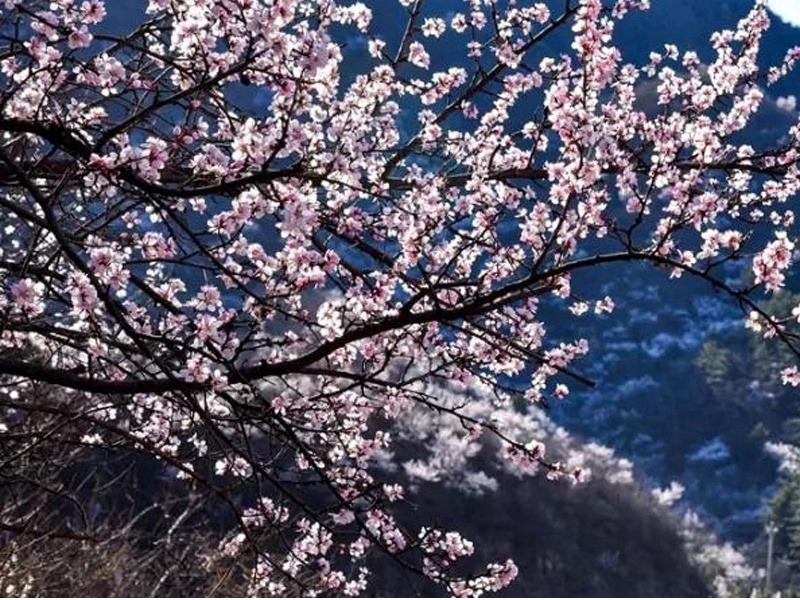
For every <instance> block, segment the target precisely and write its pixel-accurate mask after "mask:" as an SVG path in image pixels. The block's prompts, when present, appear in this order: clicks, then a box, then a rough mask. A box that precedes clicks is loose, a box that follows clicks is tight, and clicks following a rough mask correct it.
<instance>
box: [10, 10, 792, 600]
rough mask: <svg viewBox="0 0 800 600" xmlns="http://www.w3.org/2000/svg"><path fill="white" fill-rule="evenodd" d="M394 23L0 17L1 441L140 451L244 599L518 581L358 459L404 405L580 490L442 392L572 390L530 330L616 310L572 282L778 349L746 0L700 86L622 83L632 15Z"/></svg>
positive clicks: (770, 157) (506, 402)
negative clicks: (238, 577)
mask: <svg viewBox="0 0 800 600" xmlns="http://www.w3.org/2000/svg"><path fill="white" fill-rule="evenodd" d="M389 1H390V0H386V2H387V4H388V3H389ZM391 1H392V2H394V0H391ZM143 3H144V2H143ZM399 3H400V5H402V8H403V9H404V10H405V12H406V14H407V23H406V25H405V27H404V31H403V33H402V35H401V36H396V35H393V34H392V32H387V31H381V30H380V28H379V27H377V26H376V25H373V19H372V16H373V14H372V13H373V11H378V10H383V8H382V7H385V6H386V5H384V1H383V0H381V2H377V0H376V1H374V2H369V3H367V4H365V3H362V2H351V1H349V0H341V1H339V0H149V4H148V5H147V19H146V20H144V21H143V22H141V23H134V24H132V26H131V27H130V30H129V31H128V32H126V33H125V34H123V35H111V34H109V33H107V32H106V31H107V30H106V29H104V28H103V21H104V19H105V18H106V13H107V12H108V11H113V10H115V6H114V3H111V2H109V3H107V4H104V2H103V1H102V0H83V1H82V0H48V1H44V0H3V1H2V2H1V3H0V32H1V33H2V37H1V38H0V82H1V84H0V85H1V86H2V88H1V90H2V91H1V92H0V132H2V137H1V138H0V140H1V141H0V184H2V192H1V193H0V215H1V217H0V223H2V230H0V253H1V254H0V274H2V286H1V287H0V406H1V407H2V409H1V411H0V440H2V443H4V444H6V446H7V447H8V448H14V449H16V450H15V453H14V456H23V455H24V454H25V452H27V451H28V448H29V446H38V445H41V444H44V443H47V444H56V445H62V446H69V447H71V448H76V447H77V448H81V447H83V448H91V447H95V446H99V447H103V448H113V449H115V450H118V451H126V452H130V453H134V454H139V455H141V454H143V455H145V456H150V457H155V458H157V459H158V460H159V461H160V462H161V463H162V464H163V465H164V466H165V468H167V469H168V471H169V472H170V473H171V474H172V475H173V476H174V477H175V478H178V479H182V480H186V481H189V482H191V483H192V485H193V486H195V487H196V488H201V489H203V490H204V494H205V495H206V496H205V497H206V498H207V499H208V501H209V502H216V503H218V504H219V506H220V507H222V509H223V510H224V511H227V514H228V515H229V517H230V519H231V522H232V526H231V528H230V530H229V531H228V532H227V533H226V535H225V537H224V539H223V541H222V546H221V551H222V552H223V553H224V554H226V555H228V556H230V557H233V558H235V560H237V561H239V562H240V564H247V565H248V569H249V572H248V575H247V577H248V581H249V591H250V592H251V593H253V594H267V595H281V594H295V593H298V592H308V593H311V592H314V593H329V594H346V595H358V594H360V593H362V592H363V591H364V590H365V589H366V587H367V585H368V582H369V571H368V568H367V566H366V564H365V557H366V556H367V555H374V554H382V555H385V556H386V557H388V558H389V559H390V560H392V561H395V562H396V563H397V564H398V565H399V566H400V567H401V568H403V569H408V570H411V571H414V572H417V573H420V574H422V575H424V576H425V577H428V578H430V579H433V580H435V581H437V582H440V583H441V584H442V585H444V586H446V588H447V589H448V590H449V591H450V592H451V593H453V594H455V595H480V594H483V593H487V592H493V591H497V590H499V589H501V588H503V587H504V586H506V585H507V584H508V583H509V582H510V581H511V580H513V578H514V576H515V574H516V572H517V568H516V566H515V565H514V563H513V562H512V560H511V558H510V557H498V559H497V560H498V562H494V563H491V564H489V565H486V566H484V567H483V568H478V567H476V565H474V564H473V563H472V562H470V559H469V558H467V557H469V556H470V555H471V554H473V552H474V548H473V545H472V544H471V542H469V541H468V540H466V539H464V538H463V537H462V536H460V535H459V534H458V533H456V532H452V531H442V530H439V529H436V528H435V527H425V528H422V529H421V530H412V529H410V528H409V527H407V526H406V525H404V522H403V520H402V518H401V517H400V513H401V512H402V511H400V507H401V506H402V505H403V503H404V502H405V500H406V498H407V490H405V489H404V488H403V486H402V485H401V482H400V481H399V479H398V478H396V477H394V476H393V475H392V473H391V471H390V470H389V471H387V470H385V469H384V470H381V469H380V468H378V464H379V463H380V462H381V461H382V460H385V459H386V458H387V456H390V454H391V451H392V448H393V434H394V426H393V424H394V423H395V422H396V420H397V419H398V418H400V417H401V416H403V415H407V414H409V411H423V412H426V413H427V414H429V415H433V416H446V417H447V418H448V419H450V422H451V423H452V422H457V423H459V424H460V430H457V429H454V431H457V434H453V435H454V436H455V437H456V438H457V439H456V441H458V442H460V445H459V443H455V442H453V441H452V440H451V442H450V443H451V447H452V448H454V450H453V451H458V448H469V447H470V445H472V444H474V443H480V442H486V441H487V440H492V444H493V445H494V446H493V447H496V448H497V452H498V458H499V460H501V461H504V462H506V463H508V464H510V465H513V466H514V467H515V468H517V469H519V470H520V471H521V472H525V473H534V472H537V471H538V472H542V473H544V474H546V475H547V476H548V477H550V478H553V479H558V478H580V476H581V469H580V467H579V466H577V465H574V464H572V463H569V462H563V461H559V460H558V459H557V457H551V456H550V454H549V453H548V452H547V449H546V448H545V446H544V445H543V444H542V443H541V442H540V440H537V439H528V438H525V437H519V436H520V434H521V433H523V432H524V431H526V430H525V429H524V428H520V427H517V426H515V424H514V423H513V419H510V418H503V419H497V418H495V417H494V416H493V415H492V411H487V410H485V409H484V408H482V409H481V410H479V411H476V410H471V408H470V406H471V402H470V400H469V399H470V398H471V397H472V396H475V395H477V396H479V397H481V398H483V399H488V400H491V403H492V406H494V407H495V408H496V409H497V410H498V411H503V412H502V414H503V415H508V414H514V411H509V410H508V409H509V408H510V407H517V408H516V411H517V414H520V418H524V417H523V416H522V412H524V410H523V409H520V408H519V406H520V403H522V404H525V403H527V404H530V405H536V404H538V403H540V402H543V401H546V400H547V399H548V398H564V397H565V396H567V395H568V394H569V392H570V389H569V386H575V385H587V384H590V382H589V381H588V380H587V379H586V378H585V377H583V376H582V375H581V374H580V369H579V368H578V367H576V366H575V365H574V364H573V363H574V362H575V361H576V359H578V358H580V357H582V356H584V355H585V354H586V353H587V352H588V350H589V348H588V344H587V342H586V341H585V340H582V339H574V340H568V341H563V340H558V339H554V338H552V337H548V335H547V333H548V332H547V324H546V323H545V322H544V321H545V318H544V316H543V315H542V312H543V311H542V307H543V306H545V305H546V306H547V307H550V306H552V307H555V309H565V311H569V312H568V314H569V315H570V318H573V319H586V318H592V315H593V314H603V313H606V312H610V311H612V310H613V308H614V301H613V299H612V298H608V297H600V296H599V295H598V296H597V297H583V296H579V295H578V294H577V293H576V292H573V289H572V284H573V283H577V282H579V281H580V280H581V278H582V277H585V276H586V275H588V274H589V273H591V272H592V271H593V270H595V269H597V268H599V267H601V266H602V265H609V264H614V263H632V262H637V263H645V264H649V265H652V266H653V268H661V269H667V270H668V271H669V273H670V274H671V275H672V276H674V277H681V276H692V277H696V278H699V279H702V280H705V281H707V282H708V283H709V284H710V285H712V286H714V287H715V288H717V289H719V290H722V291H723V292H725V293H726V294H728V295H729V296H730V298H731V301H732V302H735V303H737V304H738V305H740V306H741V307H742V309H743V311H744V314H745V316H746V318H747V320H746V324H747V325H748V326H749V327H750V328H752V329H754V330H757V331H761V332H762V333H763V334H764V335H765V336H768V337H776V338H778V339H779V340H781V341H782V342H783V343H785V344H786V345H787V347H788V348H790V350H791V352H792V355H793V356H795V357H797V356H800V354H799V353H798V349H797V346H796V345H795V343H796V339H795V336H794V335H793V334H792V333H791V332H790V331H789V330H788V329H787V328H786V324H787V323H788V322H789V321H790V320H792V319H798V318H800V307H798V308H796V309H795V310H794V311H793V312H792V314H786V315H784V314H780V315H775V314H769V313H768V312H767V311H765V310H764V309H763V308H761V305H760V304H759V298H760V297H761V295H762V294H763V293H764V292H766V293H776V292H778V291H779V290H781V288H782V287H783V285H784V282H785V279H786V277H787V274H788V273H789V271H790V269H791V266H792V261H793V254H794V249H795V241H794V240H795V236H794V234H793V233H792V228H793V225H794V219H795V217H794V214H793V212H792V210H791V209H790V204H789V201H790V199H791V198H792V197H793V196H794V195H795V194H796V193H797V191H798V188H800V178H799V176H798V175H799V172H798V167H797V163H798V159H799V158H800V154H798V151H799V150H800V128H798V127H797V126H795V127H792V128H791V129H789V130H788V131H787V132H786V135H785V137H784V138H783V139H780V140H777V141H776V140H773V145H772V146H770V147H757V146H754V145H752V142H751V143H748V140H747V125H748V123H749V122H750V121H751V120H752V118H753V117H754V116H755V115H756V114H758V113H759V111H760V110H762V107H763V105H764V103H765V91H764V90H765V89H766V88H767V87H769V86H770V85H773V84H774V83H776V82H777V81H779V80H780V79H781V78H783V77H785V76H786V75H787V74H788V73H789V71H790V70H791V69H792V67H793V66H794V63H795V61H796V60H797V59H798V58H800V49H798V48H795V49H790V50H788V52H787V54H786V58H785V60H784V61H783V62H782V63H781V64H777V65H763V64H760V63H759V45H760V42H761V40H762V36H763V34H764V32H765V31H766V30H767V28H768V27H769V17H768V14H767V10H766V7H765V3H764V2H763V1H762V0H759V1H757V2H755V3H754V7H753V9H752V11H751V12H750V13H749V14H748V15H743V17H744V18H743V19H742V21H741V22H739V23H738V25H737V24H732V25H735V27H734V28H733V29H731V30H729V31H721V32H718V33H716V34H714V35H713V36H712V38H711V40H710V44H711V49H712V50H713V52H714V54H715V58H714V59H713V61H711V62H708V63H703V62H701V60H700V58H699V55H698V54H697V53H696V52H695V51H694V50H693V49H691V48H677V47H675V46H672V45H668V46H666V47H665V48H663V49H660V50H658V51H656V52H654V53H652V54H651V55H650V59H649V61H648V62H646V63H645V64H632V63H629V62H626V60H625V58H624V57H623V56H622V55H621V53H620V51H619V50H618V49H617V48H616V47H615V45H614V31H615V27H617V25H618V23H619V21H620V20H622V19H624V18H625V17H626V15H627V14H628V13H630V12H632V11H639V10H645V9H647V7H648V6H647V5H648V0H616V1H612V2H602V1H601V0H559V1H557V2H556V1H552V2H533V1H527V0H526V1H523V0H502V1H501V0H464V1H463V2H460V3H459V6H460V7H461V8H460V10H457V11H456V12H455V13H452V12H450V13H444V12H442V11H443V8H442V6H441V5H440V4H438V3H437V2H433V1H432V2H425V1H424V0H399ZM436 11H439V12H436ZM398 37H399V39H396V38H398ZM352 39H359V40H363V41H364V44H363V45H355V47H351V46H353V44H350V45H346V44H345V42H346V41H347V40H352ZM559 40H560V42H559ZM561 42H564V43H563V53H560V54H557V55H552V56H551V55H549V54H548V53H547V51H546V49H547V48H550V49H552V48H553V47H559V46H558V44H559V43H561ZM548 44H550V45H548ZM453 48H458V49H459V51H458V52H457V53H455V54H454V53H453V50H452V49H453ZM446 51H447V52H446ZM447 56H451V57H452V56H456V57H457V58H456V59H448V60H446V57H447ZM354 65H358V66H357V67H356V66H354ZM354 70H355V71H356V72H353V71H354ZM646 90H651V91H652V90H655V92H654V93H655V96H656V98H655V101H654V104H655V108H653V109H652V110H646V109H645V107H643V105H642V101H641V99H642V94H644V93H645V92H646ZM258 94H260V97H261V98H262V99H263V100H264V101H263V103H262V105H259V106H256V105H255V104H254V103H252V102H246V101H245V100H244V99H245V98H251V97H253V96H254V95H258ZM731 264H734V265H738V264H741V265H743V266H744V265H746V266H747V269H749V270H750V271H751V272H752V275H751V280H750V281H748V282H746V283H741V282H740V283H736V282H731V281H730V280H729V279H726V276H725V273H724V269H725V268H726V267H727V266H729V265H731ZM777 368H778V369H782V377H783V379H784V380H785V382H786V383H788V384H792V385H798V384H800V371H798V368H797V365H793V364H785V365H781V366H779V367H777ZM444 385H447V386H456V387H459V386H460V388H461V389H463V390H465V395H464V398H465V400H464V402H463V403H457V402H455V403H454V402H450V401H447V402H446V401H444V400H443V398H442V394H439V393H437V389H441V386H444ZM466 390H468V391H469V394H467V393H466ZM34 418H35V419H36V423H39V424H40V425H38V426H37V427H30V426H29V422H30V421H29V420H30V419H34ZM23 432H24V435H21V434H22V433H23Z"/></svg>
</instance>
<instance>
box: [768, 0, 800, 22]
mask: <svg viewBox="0 0 800 600" xmlns="http://www.w3.org/2000/svg"><path fill="white" fill-rule="evenodd" d="M769 7H770V9H771V10H772V12H774V13H775V14H776V15H778V16H779V17H780V18H781V19H783V20H784V21H786V22H787V23H791V24H792V25H796V26H797V27H800V0H769Z"/></svg>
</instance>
